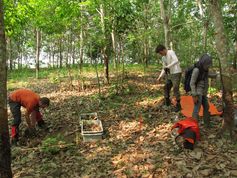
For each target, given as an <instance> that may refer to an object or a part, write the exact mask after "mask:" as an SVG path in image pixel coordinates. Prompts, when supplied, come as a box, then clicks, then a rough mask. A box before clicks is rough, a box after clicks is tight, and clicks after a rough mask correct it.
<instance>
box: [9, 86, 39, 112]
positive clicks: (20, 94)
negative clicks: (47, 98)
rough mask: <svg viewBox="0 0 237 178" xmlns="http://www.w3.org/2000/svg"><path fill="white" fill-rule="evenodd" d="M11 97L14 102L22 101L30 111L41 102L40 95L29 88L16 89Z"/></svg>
mask: <svg viewBox="0 0 237 178" xmlns="http://www.w3.org/2000/svg"><path fill="white" fill-rule="evenodd" d="M9 98H10V99H11V100H12V101H14V102H18V103H20V104H21V106H23V107H25V108H26V109H27V111H28V112H31V111H32V110H33V109H34V107H36V106H37V105H38V104H39V100H40V97H39V95H37V94H36V93H34V92H33V91H31V90H27V89H18V90H15V91H14V92H12V93H11V94H10V95H9Z"/></svg>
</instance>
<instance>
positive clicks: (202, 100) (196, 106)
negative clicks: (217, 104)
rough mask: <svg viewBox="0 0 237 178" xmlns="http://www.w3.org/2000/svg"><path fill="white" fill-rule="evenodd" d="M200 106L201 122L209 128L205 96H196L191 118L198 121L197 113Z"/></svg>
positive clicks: (207, 104)
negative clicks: (201, 109) (201, 110)
mask: <svg viewBox="0 0 237 178" xmlns="http://www.w3.org/2000/svg"><path fill="white" fill-rule="evenodd" d="M201 105H202V106H203V121H204V124H205V125H206V126H209V124H210V113H209V103H208V98H207V96H201V95H199V96H198V101H197V103H196V104H194V108H193V114H192V117H193V118H195V119H197V120H198V119H199V115H198V113H199V111H200V108H201Z"/></svg>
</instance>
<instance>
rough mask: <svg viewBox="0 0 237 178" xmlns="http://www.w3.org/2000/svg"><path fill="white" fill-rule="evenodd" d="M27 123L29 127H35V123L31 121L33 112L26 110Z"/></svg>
mask: <svg viewBox="0 0 237 178" xmlns="http://www.w3.org/2000/svg"><path fill="white" fill-rule="evenodd" d="M26 123H27V125H28V127H29V128H33V125H32V123H31V112H29V111H26Z"/></svg>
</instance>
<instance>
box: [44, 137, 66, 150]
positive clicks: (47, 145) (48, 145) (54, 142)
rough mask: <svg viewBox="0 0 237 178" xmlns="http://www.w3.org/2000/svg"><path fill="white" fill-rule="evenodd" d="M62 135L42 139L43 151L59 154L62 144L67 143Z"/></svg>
mask: <svg viewBox="0 0 237 178" xmlns="http://www.w3.org/2000/svg"><path fill="white" fill-rule="evenodd" d="M65 143H66V142H65V141H64V138H63V136H62V135H60V134H58V135H57V136H56V137H48V138H46V139H45V140H43V141H42V147H41V151H42V152H43V153H46V154H57V153H59V151H60V145H65Z"/></svg>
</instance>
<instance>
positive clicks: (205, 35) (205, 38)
mask: <svg viewBox="0 0 237 178" xmlns="http://www.w3.org/2000/svg"><path fill="white" fill-rule="evenodd" d="M197 5H198V8H199V14H200V16H201V20H202V22H203V34H202V35H203V52H204V53H206V52H207V30H208V25H209V23H208V21H207V20H206V19H205V14H204V10H203V8H202V2H201V0H197Z"/></svg>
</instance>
